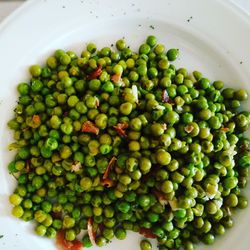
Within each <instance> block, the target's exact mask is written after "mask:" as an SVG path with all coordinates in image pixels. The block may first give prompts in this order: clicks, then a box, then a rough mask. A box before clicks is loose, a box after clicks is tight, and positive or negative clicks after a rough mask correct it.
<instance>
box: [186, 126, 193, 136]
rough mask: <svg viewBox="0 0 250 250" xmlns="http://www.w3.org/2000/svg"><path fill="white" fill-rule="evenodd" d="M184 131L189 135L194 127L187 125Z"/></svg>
mask: <svg viewBox="0 0 250 250" xmlns="http://www.w3.org/2000/svg"><path fill="white" fill-rule="evenodd" d="M184 130H185V131H186V132H187V133H188V134H189V133H191V132H192V131H193V130H194V126H193V125H187V126H186V127H185V128H184Z"/></svg>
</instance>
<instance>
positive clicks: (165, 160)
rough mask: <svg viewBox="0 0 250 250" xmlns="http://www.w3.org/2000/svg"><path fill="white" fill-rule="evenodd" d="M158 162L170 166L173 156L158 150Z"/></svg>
mask: <svg viewBox="0 0 250 250" xmlns="http://www.w3.org/2000/svg"><path fill="white" fill-rule="evenodd" d="M156 161H157V163H159V164H160V165H168V164H169V163H170V161H171V155H170V154H169V153H168V152H166V151H165V150H158V151H157V152H156Z"/></svg>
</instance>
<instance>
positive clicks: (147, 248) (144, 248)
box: [140, 240, 152, 250]
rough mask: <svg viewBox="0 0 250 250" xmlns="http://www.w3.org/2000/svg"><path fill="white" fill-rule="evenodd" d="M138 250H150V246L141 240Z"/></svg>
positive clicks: (146, 241) (147, 242)
mask: <svg viewBox="0 0 250 250" xmlns="http://www.w3.org/2000/svg"><path fill="white" fill-rule="evenodd" d="M140 248H141V250H151V249H152V245H151V243H150V242H149V241H148V240H142V241H141V242H140Z"/></svg>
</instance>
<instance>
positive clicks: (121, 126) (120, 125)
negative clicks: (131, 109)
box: [113, 122, 128, 137]
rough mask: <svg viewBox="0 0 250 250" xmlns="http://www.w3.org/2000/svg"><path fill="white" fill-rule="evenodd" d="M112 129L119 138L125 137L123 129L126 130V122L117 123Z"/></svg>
mask: <svg viewBox="0 0 250 250" xmlns="http://www.w3.org/2000/svg"><path fill="white" fill-rule="evenodd" d="M113 128H114V129H115V130H116V132H117V133H118V134H119V135H120V136H121V137H126V136H127V135H126V131H125V129H126V128H128V123H127V122H122V123H117V125H115V126H113Z"/></svg>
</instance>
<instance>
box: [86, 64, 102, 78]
mask: <svg viewBox="0 0 250 250" xmlns="http://www.w3.org/2000/svg"><path fill="white" fill-rule="evenodd" d="M101 73H102V67H101V66H98V68H96V69H95V70H94V71H92V72H91V73H90V75H88V77H87V79H88V80H93V79H96V78H98V77H99V76H100V75H101Z"/></svg>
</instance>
